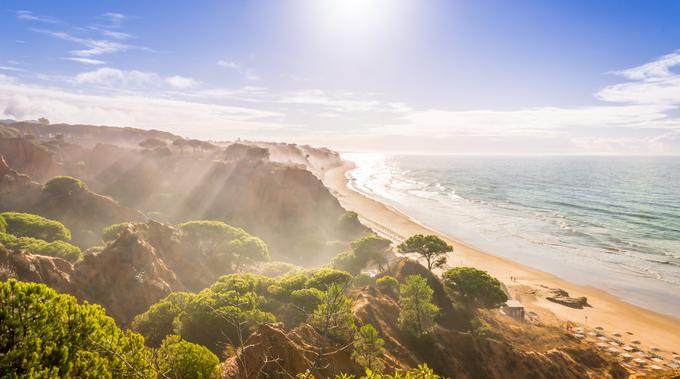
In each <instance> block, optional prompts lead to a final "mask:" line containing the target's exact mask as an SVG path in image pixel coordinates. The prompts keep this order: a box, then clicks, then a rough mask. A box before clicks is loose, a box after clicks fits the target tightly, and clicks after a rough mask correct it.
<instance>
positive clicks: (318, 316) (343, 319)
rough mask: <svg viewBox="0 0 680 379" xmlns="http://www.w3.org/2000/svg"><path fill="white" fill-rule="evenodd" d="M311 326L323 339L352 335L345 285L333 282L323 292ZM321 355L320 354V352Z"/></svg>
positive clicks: (352, 322)
mask: <svg viewBox="0 0 680 379" xmlns="http://www.w3.org/2000/svg"><path fill="white" fill-rule="evenodd" d="M311 324H312V326H313V327H314V328H315V329H316V330H317V331H318V332H319V334H321V336H322V338H323V339H324V341H325V340H326V339H327V338H328V337H330V338H333V339H336V340H339V341H348V340H350V339H351V338H352V336H353V335H354V330H355V326H354V315H353V314H352V301H351V300H350V299H349V298H348V297H347V295H345V287H342V286H341V285H339V284H337V283H334V284H332V285H330V286H329V287H328V289H327V290H326V291H325V292H324V293H323V296H322V298H321V304H319V306H318V307H317V308H316V310H315V311H314V314H313V315H312V322H311ZM320 355H322V354H320Z"/></svg>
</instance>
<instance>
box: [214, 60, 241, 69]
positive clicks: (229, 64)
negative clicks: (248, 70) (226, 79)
mask: <svg viewBox="0 0 680 379" xmlns="http://www.w3.org/2000/svg"><path fill="white" fill-rule="evenodd" d="M217 65H218V66H220V67H224V68H230V69H232V70H238V69H240V68H241V66H239V64H238V63H236V62H233V61H226V60H222V59H220V60H219V61H217Z"/></svg>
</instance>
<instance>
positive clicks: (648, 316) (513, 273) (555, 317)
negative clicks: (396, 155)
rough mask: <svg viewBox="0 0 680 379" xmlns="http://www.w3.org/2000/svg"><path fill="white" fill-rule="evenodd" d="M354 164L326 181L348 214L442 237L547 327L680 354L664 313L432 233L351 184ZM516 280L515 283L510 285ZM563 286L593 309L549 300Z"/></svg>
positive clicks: (385, 227) (401, 232)
mask: <svg viewBox="0 0 680 379" xmlns="http://www.w3.org/2000/svg"><path fill="white" fill-rule="evenodd" d="M353 167H354V166H353V164H352V163H351V162H346V163H345V164H344V165H342V166H340V167H336V168H332V169H329V170H327V171H325V172H324V173H323V175H322V176H323V177H322V180H323V182H324V183H325V184H326V186H327V187H329V188H330V189H331V191H333V192H334V195H336V196H337V198H338V200H339V201H340V203H341V204H342V206H343V207H345V208H346V209H348V210H352V211H355V212H357V213H358V214H359V215H360V218H361V220H362V222H364V223H365V224H367V225H368V226H370V227H373V228H376V229H378V230H381V231H383V232H385V233H386V234H391V235H394V236H396V237H397V238H398V237H401V238H404V237H408V236H410V235H413V234H438V235H439V236H440V237H442V238H444V239H445V240H446V241H447V242H448V243H450V244H451V245H452V246H453V247H454V252H453V253H452V254H450V256H449V261H448V263H449V265H450V266H472V267H476V268H478V269H481V270H485V271H487V272H489V273H490V274H492V275H494V276H495V277H497V278H498V279H499V280H501V281H502V282H503V283H504V284H505V285H506V286H507V287H508V289H509V292H510V293H511V295H512V296H513V298H515V299H518V300H519V301H521V302H522V304H524V306H525V308H526V312H527V314H529V315H530V317H534V318H537V319H538V320H540V322H542V323H545V324H552V325H557V326H562V327H565V325H566V321H567V320H568V321H571V322H573V323H577V324H579V325H580V326H582V327H583V326H584V325H585V327H586V328H587V329H593V328H595V327H598V326H600V327H602V328H603V329H604V334H605V335H607V336H611V335H612V333H614V332H618V333H620V334H621V335H622V337H621V338H620V339H621V340H623V341H624V342H626V343H629V342H630V341H632V340H639V341H641V344H640V348H641V349H642V350H644V351H648V350H650V348H651V347H657V348H659V349H661V350H662V351H663V352H662V353H660V355H661V356H664V357H666V358H669V357H670V355H672V354H673V352H674V353H678V352H680V320H678V319H675V318H672V317H669V316H665V315H661V314H658V313H655V312H652V311H649V310H646V309H643V308H640V307H637V306H634V305H631V304H628V303H626V302H625V301H623V300H622V299H619V298H617V297H615V296H612V295H610V294H608V293H606V292H604V291H601V290H599V289H596V288H593V287H589V286H582V285H579V284H578V283H570V282H567V281H565V280H562V279H560V278H558V277H556V276H554V275H551V274H548V273H545V272H542V271H540V270H536V269H532V268H530V267H527V266H524V265H520V264H517V263H515V262H512V261H510V260H507V259H504V258H500V257H497V256H494V255H493V254H492V253H493V252H490V253H487V252H483V251H480V250H479V249H475V248H474V247H471V246H468V245H466V244H465V243H464V242H461V241H458V240H456V239H455V237H454V236H448V235H444V234H442V233H439V232H436V231H434V230H431V229H428V228H427V227H425V226H423V225H422V224H420V223H418V221H416V220H414V219H412V218H410V217H408V216H407V215H404V214H402V213H401V212H399V211H398V210H396V209H394V208H392V207H390V206H387V205H385V204H383V203H381V202H379V201H376V200H374V199H371V198H369V197H367V196H365V195H363V194H362V193H359V192H357V191H355V190H353V189H352V188H351V186H349V185H348V184H349V179H348V177H347V172H348V171H350V170H351V169H352V168H353ZM511 277H515V278H516V281H511V279H510V278H511ZM546 287H549V288H560V289H563V290H565V291H567V292H569V295H570V296H571V297H580V296H585V297H587V298H588V303H589V304H590V305H591V307H586V308H583V309H575V308H570V307H567V306H564V305H560V304H556V303H553V302H550V301H548V300H546V299H545V296H544V295H545V293H546V291H547V288H546Z"/></svg>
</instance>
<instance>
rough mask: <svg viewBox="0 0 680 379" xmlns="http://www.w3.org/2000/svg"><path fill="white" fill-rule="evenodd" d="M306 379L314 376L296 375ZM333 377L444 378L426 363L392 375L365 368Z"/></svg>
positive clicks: (338, 378)
mask: <svg viewBox="0 0 680 379" xmlns="http://www.w3.org/2000/svg"><path fill="white" fill-rule="evenodd" d="M298 377H304V378H308V379H314V376H306V377H305V376H298ZM335 379H446V378H444V377H442V376H439V375H437V374H435V373H434V370H432V369H431V368H429V367H427V365H426V364H424V363H423V364H420V365H418V367H416V368H412V369H410V370H408V371H406V372H395V373H394V374H392V375H388V374H380V373H377V372H373V371H371V370H370V369H366V373H365V374H364V375H362V376H360V377H356V376H354V375H351V374H340V375H336V376H335Z"/></svg>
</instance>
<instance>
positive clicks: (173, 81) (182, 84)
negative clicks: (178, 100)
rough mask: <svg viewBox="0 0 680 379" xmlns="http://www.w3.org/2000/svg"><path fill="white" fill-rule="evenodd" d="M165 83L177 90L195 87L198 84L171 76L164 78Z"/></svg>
mask: <svg viewBox="0 0 680 379" xmlns="http://www.w3.org/2000/svg"><path fill="white" fill-rule="evenodd" d="M165 81H166V82H167V83H168V84H170V85H171V86H173V87H175V88H179V89H184V88H191V87H195V86H196V85H197V84H198V82H197V81H196V80H194V79H192V78H187V77H185V76H180V75H175V76H171V77H169V78H166V79H165Z"/></svg>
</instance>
